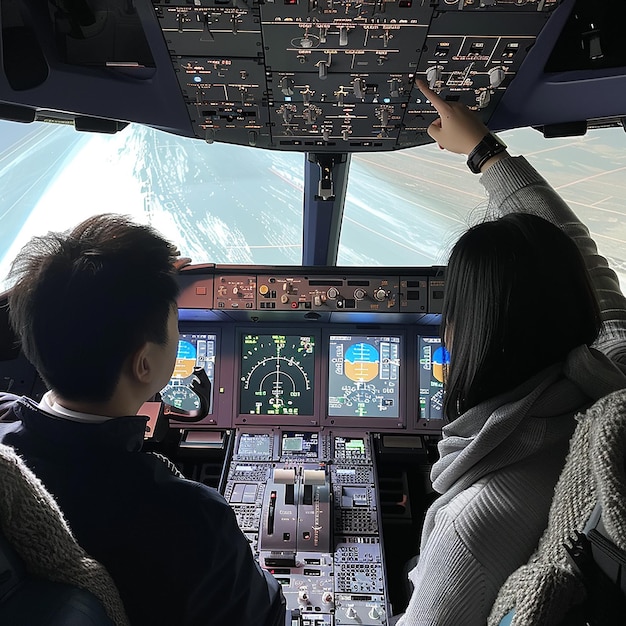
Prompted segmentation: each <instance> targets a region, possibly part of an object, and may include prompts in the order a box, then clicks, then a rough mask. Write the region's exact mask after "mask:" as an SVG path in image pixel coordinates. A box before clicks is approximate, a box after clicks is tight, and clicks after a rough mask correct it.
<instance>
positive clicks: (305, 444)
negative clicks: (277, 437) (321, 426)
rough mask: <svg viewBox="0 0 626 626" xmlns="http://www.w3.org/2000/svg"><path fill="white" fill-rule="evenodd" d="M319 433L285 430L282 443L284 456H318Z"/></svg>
mask: <svg viewBox="0 0 626 626" xmlns="http://www.w3.org/2000/svg"><path fill="white" fill-rule="evenodd" d="M318 440H319V433H296V432H284V433H283V438H282V444H281V453H282V455H283V456H305V457H312V458H317V449H318Z"/></svg>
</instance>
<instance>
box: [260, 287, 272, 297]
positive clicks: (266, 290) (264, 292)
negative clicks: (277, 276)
mask: <svg viewBox="0 0 626 626" xmlns="http://www.w3.org/2000/svg"><path fill="white" fill-rule="evenodd" d="M269 291H270V288H269V287H268V286H267V285H261V286H260V287H259V293H260V294H261V295H262V296H266V295H267V294H268V293H269Z"/></svg>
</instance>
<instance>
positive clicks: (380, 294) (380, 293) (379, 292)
mask: <svg viewBox="0 0 626 626" xmlns="http://www.w3.org/2000/svg"><path fill="white" fill-rule="evenodd" d="M388 297H389V292H388V291H385V289H383V288H382V287H379V288H378V289H376V290H375V291H374V298H375V299H376V300H378V301H379V302H382V301H383V300H386V299H387V298H388Z"/></svg>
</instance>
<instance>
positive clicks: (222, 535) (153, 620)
mask: <svg viewBox="0 0 626 626" xmlns="http://www.w3.org/2000/svg"><path fill="white" fill-rule="evenodd" d="M176 258H177V251H176V249H175V248H174V246H173V245H172V244H171V243H169V242H167V241H166V240H164V239H163V238H162V237H160V236H159V235H158V234H157V233H156V232H155V231H154V230H152V229H151V228H150V227H147V226H142V225H137V224H134V223H132V222H131V221H129V220H128V219H126V218H124V217H122V216H117V215H102V216H97V217H93V218H90V219H88V220H86V221H85V222H83V223H82V224H80V225H79V226H77V227H76V228H75V229H74V230H73V231H72V232H70V233H69V234H55V233H50V234H48V235H46V236H43V237H36V238H34V239H33V240H32V241H31V242H30V243H29V244H27V245H26V247H25V248H24V249H23V250H22V252H21V253H20V255H19V256H18V258H17V259H16V260H15V261H14V263H13V266H12V268H11V272H10V275H9V277H10V278H11V279H13V280H14V281H15V284H14V287H13V288H12V290H11V292H10V294H9V317H10V321H11V324H12V326H13V328H14V330H15V332H16V333H17V334H18V336H19V338H20V341H21V345H22V350H23V351H24V354H25V355H26V357H27V358H28V359H29V360H30V362H31V363H32V364H33V365H34V367H35V368H36V369H37V371H38V372H39V374H40V376H41V377H42V379H43V380H44V382H45V383H46V385H47V387H48V389H49V391H48V392H47V393H46V394H45V395H44V397H43V399H42V400H41V402H40V403H39V404H36V403H35V402H33V401H32V400H30V399H28V398H19V399H17V400H15V401H14V402H13V404H12V405H10V408H9V410H8V414H7V415H5V420H4V422H3V423H1V424H0V442H1V443H4V444H6V445H9V446H12V447H13V448H14V449H15V450H16V451H17V452H18V453H19V454H20V455H21V456H22V457H23V459H24V460H25V461H26V464H27V465H28V466H29V467H30V469H32V470H33V471H34V473H35V474H36V475H37V476H38V477H39V478H40V480H41V481H42V482H43V483H44V485H45V486H46V487H47V489H48V490H49V491H50V492H51V493H52V494H53V495H54V496H55V498H56V499H57V501H58V503H59V505H60V507H61V510H62V511H63V512H64V514H65V516H66V518H67V520H68V521H69V524H70V527H71V529H72V531H73V533H74V534H75V536H76V538H77V540H78V542H79V544H80V545H81V546H82V547H83V548H84V549H85V550H86V551H87V553H88V554H90V555H91V556H92V557H93V558H95V559H97V560H98V561H100V562H101V563H102V564H103V565H104V566H105V567H106V568H107V569H108V571H109V573H110V574H111V576H112V577H113V580H114V581H115V583H116V585H117V587H118V589H119V591H120V595H121V597H122V600H123V602H124V606H125V608H126V611H127V613H128V617H129V619H130V623H131V624H133V626H141V625H145V626H157V625H163V626H165V625H167V626H187V625H188V626H196V625H198V626H203V625H206V626H212V625H216V626H218V625H219V626H222V625H223V626H226V625H228V626H233V625H237V626H261V625H268V626H270V625H271V626H274V625H277V624H283V623H284V613H285V610H284V606H283V601H282V594H281V592H280V588H279V585H278V583H277V582H276V581H275V580H274V579H273V578H272V577H271V576H270V575H269V574H267V573H266V572H264V571H263V570H262V569H261V568H260V567H259V566H258V564H257V563H256V562H255V561H254V559H253V556H252V553H251V551H250V548H249V545H248V542H247V541H246V538H245V537H244V535H243V534H242V533H241V531H240V530H239V528H238V526H237V523H236V519H235V516H234V513H233V511H232V510H231V509H230V507H229V506H228V504H227V503H226V501H225V500H224V499H223V498H222V497H221V496H220V495H219V494H218V493H217V492H216V491H215V490H213V489H211V488H209V487H207V486H205V485H202V484H199V483H196V482H192V481H188V480H185V479H183V478H181V477H180V476H178V475H176V474H175V473H174V472H173V471H172V470H171V469H170V468H169V467H168V465H167V464H166V463H164V462H163V461H162V460H161V459H159V458H157V457H156V456H154V455H151V454H148V453H145V452H142V451H141V447H142V443H143V437H144V431H145V426H146V418H145V417H140V416H137V415H136V413H137V411H138V410H139V409H140V407H141V406H142V404H143V403H144V402H145V401H146V400H148V399H149V398H151V397H152V396H153V395H154V394H155V393H156V392H158V391H159V390H160V389H162V388H163V387H164V386H165V384H166V383H167V382H168V380H169V378H170V376H171V373H172V370H173V368H174V363H175V360H176V353H177V347H178V319H177V309H176V297H177V295H178V286H177V282H176V278H175V274H176V269H175V265H176ZM6 400H7V399H6V398H4V401H5V403H6ZM2 404H3V398H1V397H0V406H2ZM7 418H8V419H9V420H13V421H11V422H8V423H7Z"/></svg>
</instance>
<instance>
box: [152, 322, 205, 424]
mask: <svg viewBox="0 0 626 626" xmlns="http://www.w3.org/2000/svg"><path fill="white" fill-rule="evenodd" d="M216 339H217V338H216V335H212V334H206V333H183V334H181V335H180V337H179V341H178V354H177V356H176V365H175V366H174V371H173V373H172V377H171V379H170V382H169V383H168V384H167V386H166V387H165V388H164V389H163V390H162V391H161V399H162V400H163V404H164V405H165V408H166V412H167V413H169V414H171V415H173V416H175V417H177V418H180V419H194V420H196V419H202V418H203V417H205V416H206V415H209V414H210V413H211V409H212V404H213V403H212V395H213V394H212V389H213V380H214V377H215V352H216Z"/></svg>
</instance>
